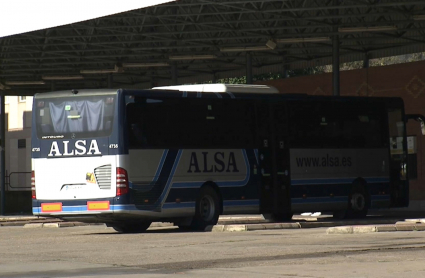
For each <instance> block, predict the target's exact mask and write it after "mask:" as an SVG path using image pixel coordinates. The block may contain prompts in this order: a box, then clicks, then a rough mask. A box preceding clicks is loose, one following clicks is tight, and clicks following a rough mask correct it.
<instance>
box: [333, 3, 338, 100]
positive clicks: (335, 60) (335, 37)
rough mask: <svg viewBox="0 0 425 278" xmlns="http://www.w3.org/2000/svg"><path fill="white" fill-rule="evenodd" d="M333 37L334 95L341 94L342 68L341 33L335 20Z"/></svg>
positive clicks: (336, 10) (336, 11) (335, 11)
mask: <svg viewBox="0 0 425 278" xmlns="http://www.w3.org/2000/svg"><path fill="white" fill-rule="evenodd" d="M333 5H334V6H338V5H339V1H338V0H334V1H333ZM334 14H335V15H337V14H338V9H335V10H334ZM333 33H334V35H333V37H332V95H334V96H339V95H340V70H339V35H338V24H337V22H334V26H333Z"/></svg>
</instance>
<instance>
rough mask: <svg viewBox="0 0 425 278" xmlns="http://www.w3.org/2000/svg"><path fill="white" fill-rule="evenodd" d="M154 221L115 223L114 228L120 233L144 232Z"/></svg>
mask: <svg viewBox="0 0 425 278" xmlns="http://www.w3.org/2000/svg"><path fill="white" fill-rule="evenodd" d="M151 224H152V222H149V221H147V222H145V221H143V222H125V223H120V224H114V225H113V226H112V228H114V230H115V231H117V232H119V233H126V234H127V233H143V232H145V231H146V230H147V229H148V228H149V226H150V225H151Z"/></svg>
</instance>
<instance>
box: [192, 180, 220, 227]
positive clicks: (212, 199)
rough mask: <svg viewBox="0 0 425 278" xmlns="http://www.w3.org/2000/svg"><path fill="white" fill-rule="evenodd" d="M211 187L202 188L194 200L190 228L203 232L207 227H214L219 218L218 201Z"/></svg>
mask: <svg viewBox="0 0 425 278" xmlns="http://www.w3.org/2000/svg"><path fill="white" fill-rule="evenodd" d="M219 199H220V198H219V196H218V194H217V192H216V191H215V190H214V189H213V188H212V187H211V186H203V187H202V188H201V190H200V192H199V196H198V199H197V200H196V211H195V216H194V217H193V220H192V223H191V224H190V228H191V229H192V230H197V231H203V230H205V228H206V227H207V226H212V225H216V224H217V222H218V217H219V216H220V200H219Z"/></svg>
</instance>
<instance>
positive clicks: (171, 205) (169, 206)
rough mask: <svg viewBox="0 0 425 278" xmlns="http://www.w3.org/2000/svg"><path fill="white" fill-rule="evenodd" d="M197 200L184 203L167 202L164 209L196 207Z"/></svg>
mask: <svg viewBox="0 0 425 278" xmlns="http://www.w3.org/2000/svg"><path fill="white" fill-rule="evenodd" d="M195 206H196V203H195V202H184V203H165V204H164V205H163V206H162V208H163V209H176V208H195Z"/></svg>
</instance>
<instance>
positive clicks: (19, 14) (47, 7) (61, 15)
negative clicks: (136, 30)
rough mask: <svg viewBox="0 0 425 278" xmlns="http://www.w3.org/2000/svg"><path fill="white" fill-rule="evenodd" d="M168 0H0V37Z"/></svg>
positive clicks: (170, 0)
mask: <svg viewBox="0 0 425 278" xmlns="http://www.w3.org/2000/svg"><path fill="white" fill-rule="evenodd" d="M166 2H172V0H1V2H0V38H1V37H5V36H10V35H15V34H20V33H25V32H30V31H35V30H40V29H45V28H50V27H56V26H60V25H65V24H70V23H74V22H79V21H84V20H88V19H93V18H98V17H102V16H106V15H111V14H115V13H121V12H125V11H130V10H134V9H140V8H144V7H148V6H153V5H158V4H162V3H166Z"/></svg>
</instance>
